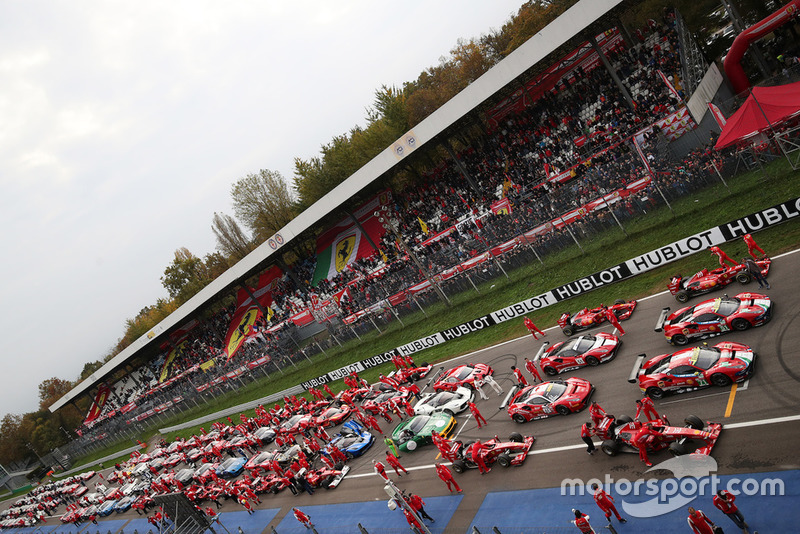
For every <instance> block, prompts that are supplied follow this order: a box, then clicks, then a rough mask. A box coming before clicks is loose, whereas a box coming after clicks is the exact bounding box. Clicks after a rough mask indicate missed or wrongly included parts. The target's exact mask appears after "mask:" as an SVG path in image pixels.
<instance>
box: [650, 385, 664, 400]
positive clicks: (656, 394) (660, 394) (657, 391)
mask: <svg viewBox="0 0 800 534" xmlns="http://www.w3.org/2000/svg"><path fill="white" fill-rule="evenodd" d="M646 393H647V396H648V397H650V398H651V399H653V400H659V399H663V398H664V390H663V389H661V388H659V387H656V386H652V387H649V388H647V391H646Z"/></svg>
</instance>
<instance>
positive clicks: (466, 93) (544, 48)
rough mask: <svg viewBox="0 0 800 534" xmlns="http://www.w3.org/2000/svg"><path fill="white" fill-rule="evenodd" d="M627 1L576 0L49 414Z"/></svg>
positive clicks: (152, 346)
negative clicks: (576, 0)
mask: <svg viewBox="0 0 800 534" xmlns="http://www.w3.org/2000/svg"><path fill="white" fill-rule="evenodd" d="M626 1H627V0H580V1H579V2H577V3H576V4H575V5H574V6H572V7H571V8H570V9H568V10H567V11H566V12H564V13H563V14H562V15H561V16H560V17H558V18H557V19H556V20H554V21H553V22H552V23H550V24H548V25H547V26H546V27H545V28H543V29H542V30H541V31H540V32H538V33H537V34H535V35H534V36H532V37H531V38H530V39H528V40H527V41H526V42H525V43H524V44H522V45H521V46H520V47H519V48H517V49H516V50H514V51H513V52H512V53H511V54H509V55H508V56H507V57H506V58H504V59H503V60H502V61H500V62H499V63H497V64H496V65H495V66H494V67H492V68H491V69H489V71H487V72H486V73H485V74H484V75H483V76H481V77H480V78H478V79H477V80H475V81H474V82H473V83H471V84H470V85H469V86H467V87H466V88H465V89H464V90H463V91H461V92H460V93H458V94H457V95H456V96H454V97H453V98H452V99H450V100H449V101H448V102H447V103H446V104H444V105H443V106H442V107H440V108H439V109H438V110H436V111H435V112H433V113H432V114H431V115H430V116H428V117H427V118H426V119H425V120H423V121H422V122H420V123H419V124H417V125H416V126H415V127H414V128H413V130H411V131H409V132H408V133H406V134H405V135H403V136H402V137H401V138H400V139H398V140H397V141H396V142H395V143H394V144H393V145H392V146H390V147H387V148H386V149H385V150H384V151H383V152H381V153H380V154H378V155H377V156H376V157H375V158H373V159H372V160H371V161H370V162H369V163H367V164H366V165H364V166H363V167H362V168H360V169H359V170H358V171H356V172H355V173H354V174H353V175H352V176H350V177H349V178H348V179H347V180H345V181H344V182H342V183H341V184H339V185H338V186H337V187H335V188H334V189H333V190H332V191H330V192H329V193H328V194H326V195H325V196H324V197H322V198H321V199H319V200H318V201H317V202H315V203H314V204H313V205H312V206H311V207H310V208H309V209H307V210H305V211H304V212H303V213H301V214H300V215H298V216H297V217H296V218H295V219H293V220H292V221H291V222H290V223H289V224H287V225H286V226H285V227H284V228H282V229H281V230H280V231H279V232H278V233H276V234H275V235H274V236H272V237H271V238H270V239H268V240H267V241H265V242H264V243H262V244H261V245H260V246H259V247H258V248H256V249H255V250H254V251H253V252H251V253H250V254H248V255H247V256H246V257H245V258H243V259H242V260H241V261H239V262H238V263H237V264H236V265H234V266H233V267H231V268H230V269H228V270H227V271H226V272H224V273H223V274H222V275H220V276H219V277H218V278H217V279H216V280H214V281H213V282H212V283H210V284H209V285H207V286H206V287H205V288H203V289H202V290H201V291H199V292H198V293H197V294H196V295H194V296H193V297H192V298H191V299H189V300H188V301H187V302H186V303H185V304H183V305H182V306H181V307H180V308H178V309H177V310H175V311H174V312H172V314H170V315H169V317H167V318H166V319H164V320H163V321H162V322H160V323H159V324H158V325H156V326H155V327H154V328H153V329H152V330H151V331H150V332H148V333H147V334H146V335H144V336H142V337H140V338H139V339H137V340H136V341H134V342H133V343H131V344H130V345H129V346H128V347H127V348H125V349H124V350H123V351H121V352H120V353H119V354H118V355H116V356H115V357H114V358H112V359H111V360H110V361H109V362H108V363H106V364H105V365H103V366H102V367H101V368H100V369H98V370H97V371H95V372H94V373H92V375H91V376H89V377H88V378H87V379H85V380H84V381H83V382H81V383H80V384H78V385H77V386H76V387H75V388H73V389H72V390H71V391H69V392H68V393H67V394H66V395H64V396H63V397H62V398H60V399H59V400H58V401H56V402H55V403H53V404H52V405H51V406H50V411H51V412H54V411H56V410H58V409H59V408H61V407H62V406H64V405H65V404H67V403H68V402H70V401H72V400H74V399H76V398H77V397H79V396H81V395H82V394H85V393H88V392H89V391H90V390H91V389H92V388H93V387H94V386H95V385H97V384H98V383H99V382H102V381H103V380H105V379H106V378H107V377H108V376H110V375H111V374H112V373H113V372H114V371H115V370H117V369H119V368H120V367H122V366H124V365H125V364H126V363H127V362H129V361H130V360H131V359H132V358H134V357H135V356H136V355H137V353H139V351H142V350H143V349H151V350H153V349H155V348H156V347H158V346H159V344H160V343H161V342H163V341H164V339H165V338H166V336H167V335H168V334H169V332H170V331H172V330H173V329H175V328H177V327H180V326H181V325H182V324H184V323H185V322H187V321H188V320H189V319H191V318H192V317H193V316H195V315H196V314H197V313H198V311H200V310H201V309H203V308H204V307H205V306H206V305H207V304H208V303H209V302H212V301H214V300H215V299H217V298H218V297H219V295H220V294H224V293H226V292H228V291H229V290H230V289H231V288H233V287H235V286H238V285H240V284H241V283H242V282H243V281H244V280H246V279H247V278H249V277H250V276H253V275H254V274H256V273H258V272H259V271H261V270H263V268H264V267H265V266H266V265H268V264H269V263H270V262H274V261H275V260H276V259H277V258H279V257H280V256H277V257H273V256H274V255H275V254H276V253H278V252H281V248H282V247H284V246H286V245H287V244H288V243H289V242H290V241H291V240H292V239H294V238H295V237H298V236H300V235H301V234H302V233H303V232H305V231H307V230H308V229H310V228H312V227H314V226H315V225H316V224H318V223H320V222H321V221H322V219H324V218H325V217H326V216H327V215H328V214H330V213H331V212H334V211H336V210H337V209H339V208H340V207H341V206H342V205H343V204H345V203H347V202H348V201H349V200H350V199H351V198H352V197H353V196H354V194H357V193H358V192H359V191H361V190H363V189H364V188H366V187H368V186H370V185H371V184H373V183H374V182H376V181H377V180H379V179H380V178H381V177H382V176H384V175H385V174H386V173H387V172H389V171H391V170H392V169H393V168H394V167H395V166H396V165H397V164H398V163H400V162H401V161H402V160H403V159H404V158H406V157H408V155H409V154H411V153H412V152H413V151H414V150H416V149H417V148H419V147H421V146H423V145H425V144H428V143H431V142H434V141H436V140H437V138H440V137H441V136H442V135H443V134H445V133H446V132H448V130H450V129H451V128H452V127H453V126H454V125H456V124H458V123H459V122H460V121H461V120H462V119H463V118H464V117H465V116H466V115H469V114H470V113H471V112H474V111H475V110H476V109H478V108H479V107H480V106H481V105H482V104H484V103H486V102H487V101H491V100H492V99H496V98H497V95H498V94H503V93H504V92H505V91H504V88H506V86H508V85H509V84H510V83H511V82H513V81H514V80H516V79H517V78H519V77H520V76H522V75H524V74H525V73H528V72H529V71H530V69H531V68H533V67H535V66H537V65H538V64H539V63H540V62H543V61H545V60H546V59H548V57H549V56H551V54H553V53H554V52H556V51H558V50H559V49H560V48H562V47H563V46H564V45H565V44H567V43H569V42H570V41H571V40H572V39H573V38H574V37H576V36H578V35H582V34H584V32H586V30H588V29H590V28H591V27H592V26H593V24H594V23H596V22H597V21H598V20H600V19H604V18H606V17H607V16H609V15H613V14H615V13H616V12H617V8H619V7H620V5H621V4H623V3H625V2H626Z"/></svg>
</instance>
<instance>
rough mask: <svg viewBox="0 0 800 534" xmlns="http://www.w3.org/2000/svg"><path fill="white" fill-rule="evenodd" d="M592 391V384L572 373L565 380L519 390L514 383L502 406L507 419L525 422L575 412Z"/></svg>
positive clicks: (580, 407)
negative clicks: (506, 411) (505, 411)
mask: <svg viewBox="0 0 800 534" xmlns="http://www.w3.org/2000/svg"><path fill="white" fill-rule="evenodd" d="M593 393H594V386H592V384H591V383H590V382H589V381H588V380H584V379H583V378H576V377H574V376H573V377H570V378H568V379H566V380H554V381H552V382H542V383H541V384H534V385H532V386H526V387H524V388H522V390H519V386H514V387H513V388H511V391H509V393H508V395H507V396H506V402H504V403H503V405H504V406H505V405H506V404H507V406H508V408H507V409H508V415H509V416H510V417H511V419H513V420H514V421H515V422H517V423H526V422H528V421H533V420H534V419H544V418H545V417H550V416H551V415H569V414H571V413H573V412H579V411H581V410H583V409H584V408H586V405H587V404H588V403H589V398H590V397H591V396H592V394H593ZM512 396H513V397H512ZM509 398H510V399H511V401H510V402H508V399H509Z"/></svg>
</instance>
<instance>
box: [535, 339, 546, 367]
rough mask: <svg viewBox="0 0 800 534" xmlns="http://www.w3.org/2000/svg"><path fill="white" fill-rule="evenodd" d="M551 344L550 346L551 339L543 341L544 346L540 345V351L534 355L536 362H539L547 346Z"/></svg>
mask: <svg viewBox="0 0 800 534" xmlns="http://www.w3.org/2000/svg"><path fill="white" fill-rule="evenodd" d="M549 346H550V342H549V341H545V342H544V343H542V346H541V347H539V351H538V352H537V353H536V355H535V356H534V357H533V361H534V362H535V363H539V360H541V359H542V354H544V351H546V350H547V347H549Z"/></svg>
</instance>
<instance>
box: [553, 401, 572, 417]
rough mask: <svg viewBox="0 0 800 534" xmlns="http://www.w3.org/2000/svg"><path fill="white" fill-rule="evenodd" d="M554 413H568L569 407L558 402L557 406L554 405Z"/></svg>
mask: <svg viewBox="0 0 800 534" xmlns="http://www.w3.org/2000/svg"><path fill="white" fill-rule="evenodd" d="M556 413H558V415H569V414H570V409H569V408H567V407H566V406H564V405H561V404H559V405H558V406H556Z"/></svg>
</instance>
